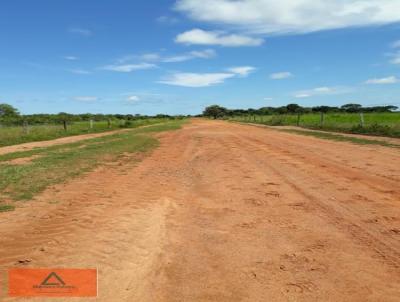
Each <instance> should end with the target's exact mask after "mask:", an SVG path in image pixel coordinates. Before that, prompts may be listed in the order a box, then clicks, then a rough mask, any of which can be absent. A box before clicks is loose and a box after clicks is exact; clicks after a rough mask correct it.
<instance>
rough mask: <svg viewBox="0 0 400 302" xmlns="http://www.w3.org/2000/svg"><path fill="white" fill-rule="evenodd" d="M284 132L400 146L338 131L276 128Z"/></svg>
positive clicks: (364, 143) (365, 143)
mask: <svg viewBox="0 0 400 302" xmlns="http://www.w3.org/2000/svg"><path fill="white" fill-rule="evenodd" d="M275 130H278V131H282V132H287V133H293V134H300V135H306V136H313V137H317V138H321V139H328V140H334V141H340V142H351V143H354V144H358V145H379V146H384V147H392V148H400V145H397V144H393V143H389V142H385V141H381V140H374V139H370V138H368V139H364V138H358V137H351V136H346V135H340V134H336V133H329V132H321V131H312V130H297V129H275Z"/></svg>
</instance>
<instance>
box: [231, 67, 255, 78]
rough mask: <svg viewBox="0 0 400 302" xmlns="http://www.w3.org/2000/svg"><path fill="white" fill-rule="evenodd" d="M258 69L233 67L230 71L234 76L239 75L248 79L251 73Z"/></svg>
mask: <svg viewBox="0 0 400 302" xmlns="http://www.w3.org/2000/svg"><path fill="white" fill-rule="evenodd" d="M255 70H256V68H255V67H253V66H239V67H232V68H229V69H228V71H229V72H232V73H234V74H237V75H239V76H241V77H247V76H248V75H249V74H250V73H252V72H253V71H255Z"/></svg>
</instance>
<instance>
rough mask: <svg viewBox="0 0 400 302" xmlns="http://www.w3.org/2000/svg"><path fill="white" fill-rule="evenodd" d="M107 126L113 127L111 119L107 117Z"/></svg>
mask: <svg viewBox="0 0 400 302" xmlns="http://www.w3.org/2000/svg"><path fill="white" fill-rule="evenodd" d="M107 126H108V129H110V128H111V119H107Z"/></svg>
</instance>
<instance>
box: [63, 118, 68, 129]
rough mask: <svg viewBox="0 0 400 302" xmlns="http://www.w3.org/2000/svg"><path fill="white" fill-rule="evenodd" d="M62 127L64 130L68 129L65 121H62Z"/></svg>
mask: <svg viewBox="0 0 400 302" xmlns="http://www.w3.org/2000/svg"><path fill="white" fill-rule="evenodd" d="M63 127H64V131H67V130H68V129H67V121H65V120H64V121H63Z"/></svg>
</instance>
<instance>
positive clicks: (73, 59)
mask: <svg viewBox="0 0 400 302" xmlns="http://www.w3.org/2000/svg"><path fill="white" fill-rule="evenodd" d="M63 58H64V59H65V60H69V61H76V60H79V58H78V57H75V56H65V57H63Z"/></svg>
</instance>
